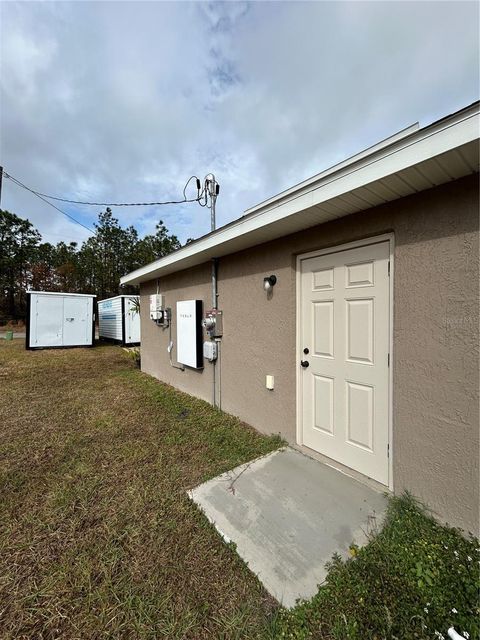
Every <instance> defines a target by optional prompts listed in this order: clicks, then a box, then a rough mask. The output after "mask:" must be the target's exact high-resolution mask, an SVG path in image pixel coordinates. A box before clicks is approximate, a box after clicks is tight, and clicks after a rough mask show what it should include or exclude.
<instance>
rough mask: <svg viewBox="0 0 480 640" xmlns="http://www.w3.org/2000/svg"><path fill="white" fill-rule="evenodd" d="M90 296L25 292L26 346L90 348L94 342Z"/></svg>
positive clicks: (91, 296)
mask: <svg viewBox="0 0 480 640" xmlns="http://www.w3.org/2000/svg"><path fill="white" fill-rule="evenodd" d="M94 298H95V296H94V295H90V294H80V293H58V292H52V291H28V292H27V318H26V320H27V322H26V341H25V346H26V348H27V349H52V348H62V347H92V346H93V344H94V342H95V311H94Z"/></svg>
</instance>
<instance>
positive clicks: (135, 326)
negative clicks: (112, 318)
mask: <svg viewBox="0 0 480 640" xmlns="http://www.w3.org/2000/svg"><path fill="white" fill-rule="evenodd" d="M125 333H126V335H125V342H127V343H133V342H140V314H139V312H138V311H137V310H136V308H135V307H134V305H133V303H132V301H131V300H130V299H129V298H125Z"/></svg>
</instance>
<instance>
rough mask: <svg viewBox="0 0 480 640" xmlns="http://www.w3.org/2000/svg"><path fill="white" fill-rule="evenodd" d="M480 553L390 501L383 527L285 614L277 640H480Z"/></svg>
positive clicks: (418, 511)
mask: <svg viewBox="0 0 480 640" xmlns="http://www.w3.org/2000/svg"><path fill="white" fill-rule="evenodd" d="M479 552H480V549H479V547H478V540H475V539H473V538H470V539H468V540H467V539H465V538H464V537H462V535H460V533H459V532H458V531H457V530H455V529H450V528H448V527H442V526H440V525H439V524H438V523H437V522H436V521H435V520H434V519H433V518H431V517H430V515H429V514H428V513H427V512H426V511H425V509H424V508H423V507H422V506H421V505H420V504H418V503H417V502H416V500H414V499H413V498H412V497H411V496H409V495H404V496H401V497H398V498H392V499H390V504H389V508H388V513H387V518H386V522H385V526H384V528H383V530H382V531H381V532H380V533H379V534H378V535H377V536H376V537H375V538H374V539H373V540H372V541H371V542H370V543H369V544H368V545H367V546H366V547H364V548H362V549H352V555H353V556H354V557H353V558H352V559H351V560H349V561H347V562H346V563H345V562H342V561H341V560H340V559H339V558H334V559H333V561H332V563H331V566H330V571H329V573H328V577H327V581H326V584H325V585H324V586H322V587H321V588H320V589H319V591H318V594H317V595H316V596H315V597H314V598H312V600H310V601H309V602H305V603H301V604H299V605H298V606H297V607H296V608H295V609H293V610H291V611H282V612H281V613H280V615H279V619H278V621H277V626H276V635H277V637H278V638H292V639H296V640H306V639H307V638H308V639H312V640H313V639H318V640H380V639H387V638H388V639H391V640H413V639H415V638H417V639H422V640H427V639H432V640H442V638H443V639H445V640H447V637H448V636H447V630H448V629H449V628H450V627H451V626H453V627H454V628H455V629H456V630H457V632H459V633H460V634H461V635H462V637H464V638H466V639H468V638H469V639H470V640H478V639H479V637H480V617H479V616H480V601H479V594H480V581H479V578H480V568H479V562H480V553H479Z"/></svg>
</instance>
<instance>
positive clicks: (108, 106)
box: [0, 2, 479, 241]
mask: <svg viewBox="0 0 480 640" xmlns="http://www.w3.org/2000/svg"><path fill="white" fill-rule="evenodd" d="M0 11H1V16H0V17H1V23H0V29H1V32H0V36H1V41H2V44H1V69H0V74H1V92H2V93H1V99H0V107H1V113H0V126H1V141H2V146H1V152H2V163H3V165H4V166H5V168H6V170H7V171H9V172H10V173H12V174H13V175H15V176H17V177H18V178H20V179H21V180H22V181H24V182H25V183H27V184H29V185H31V186H33V187H35V188H37V189H39V190H40V191H43V192H47V193H53V194H59V195H68V196H72V197H73V198H74V199H78V198H80V199H83V198H88V199H95V200H96V201H105V200H108V201H110V200H122V201H129V200H131V201H140V200H141V201H145V200H148V201H153V200H159V199H160V200H161V199H172V198H174V197H178V196H179V195H181V191H182V188H183V185H184V183H185V181H186V179H187V178H188V177H189V176H190V175H191V174H193V173H197V174H200V177H203V175H205V173H207V172H209V171H213V172H214V173H215V174H216V175H217V178H218V180H219V182H220V183H221V195H220V198H219V200H218V207H217V212H218V222H219V223H220V224H224V223H226V222H228V221H230V220H232V219H234V218H236V217H239V216H240V215H242V213H243V210H244V209H245V208H247V207H249V206H252V205H253V204H255V203H256V202H258V201H260V200H262V199H264V198H266V197H268V196H270V195H272V194H273V193H275V192H278V191H279V190H281V189H284V188H286V187H288V186H289V185H290V184H292V183H295V182H298V181H300V180H301V179H303V178H305V177H307V176H309V175H311V174H313V173H316V172H318V171H320V170H322V169H324V168H325V167H327V166H329V165H331V164H333V163H334V162H336V161H339V160H342V159H343V158H345V157H346V156H348V155H351V154H352V153H354V152H356V151H359V150H361V149H362V148H364V147H366V146H369V145H370V144H373V143H375V142H376V141H377V140H379V139H381V138H383V137H385V136H387V135H389V134H391V133H393V132H395V131H396V130H398V129H400V128H402V127H404V126H406V125H408V124H410V123H411V122H413V121H416V120H417V119H419V120H420V121H421V122H422V123H424V124H425V123H427V122H429V121H431V120H433V119H435V118H437V117H441V116H442V115H444V114H446V113H449V112H452V111H454V110H456V109H458V108H460V107H462V106H464V105H465V104H468V103H469V102H472V101H473V100H475V99H477V98H478V91H479V88H478V33H477V24H478V4H477V3H473V2H472V3H461V2H401V3H395V2H382V3H380V2H331V3H329V2H316V3H313V2H281V3H276V2H268V3H246V2H226V3H221V2H215V3H163V2H162V3H153V2H107V3H90V2H87V3H83V2H77V3H55V2H54V3H36V2H21V3H11V2H7V3H5V2H4V3H2V4H1V5H0ZM2 206H3V207H4V208H9V209H10V210H12V211H15V212H16V213H18V214H19V215H24V216H28V217H30V218H31V219H32V221H33V222H34V223H35V224H36V225H37V226H38V228H39V229H40V231H41V232H42V233H43V234H44V236H45V237H46V238H49V239H51V240H52V241H58V239H60V238H63V239H65V240H67V241H68V240H71V239H79V240H80V239H82V238H83V237H85V235H86V232H85V233H84V230H83V229H81V228H80V227H77V226H75V225H73V224H71V223H70V222H68V220H67V219H66V218H63V217H62V216H61V215H60V214H57V213H56V212H55V211H53V210H52V209H51V208H50V207H48V206H47V205H44V204H43V203H41V202H40V201H39V200H37V199H35V198H34V197H33V196H30V195H29V194H27V193H25V192H22V191H20V190H18V189H17V188H16V187H14V186H13V185H12V184H11V183H10V182H9V181H7V180H6V181H4V193H3V196H2ZM65 210H67V209H65ZM67 211H68V212H69V213H71V214H72V215H75V216H78V217H79V218H80V219H81V220H82V221H83V222H86V223H87V224H89V225H91V224H92V223H93V221H94V219H95V216H96V213H97V211H96V210H90V209H88V208H85V207H71V208H69V209H68V210H67ZM115 213H116V215H117V216H118V217H119V218H120V220H121V222H122V223H123V224H125V225H127V224H135V225H136V226H137V228H138V229H139V231H140V232H141V233H144V232H149V231H152V230H153V228H154V226H155V222H156V221H157V220H158V219H159V218H160V217H161V218H162V219H163V220H164V221H165V223H166V224H167V226H168V227H169V229H170V230H171V231H172V232H174V233H176V234H177V235H179V237H180V238H181V239H182V240H185V239H186V238H187V237H189V236H196V237H198V236H199V235H201V234H203V233H205V232H207V231H208V230H209V216H208V212H206V211H205V210H203V209H200V208H199V207H198V206H197V205H194V204H192V205H182V206H178V207H175V206H173V207H164V208H160V207H156V208H152V209H151V210H144V209H126V208H122V209H117V210H116V211H115Z"/></svg>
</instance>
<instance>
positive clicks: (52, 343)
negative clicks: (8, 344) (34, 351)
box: [30, 294, 63, 347]
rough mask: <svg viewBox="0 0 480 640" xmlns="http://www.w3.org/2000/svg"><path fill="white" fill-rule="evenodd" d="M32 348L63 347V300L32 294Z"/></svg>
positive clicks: (57, 297) (59, 297) (56, 297)
mask: <svg viewBox="0 0 480 640" xmlns="http://www.w3.org/2000/svg"><path fill="white" fill-rule="evenodd" d="M32 298H33V304H32V307H31V311H30V313H31V325H30V326H31V330H30V346H31V347H61V346H62V344H63V330H62V326H63V298H62V297H61V296H42V295H37V294H32Z"/></svg>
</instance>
